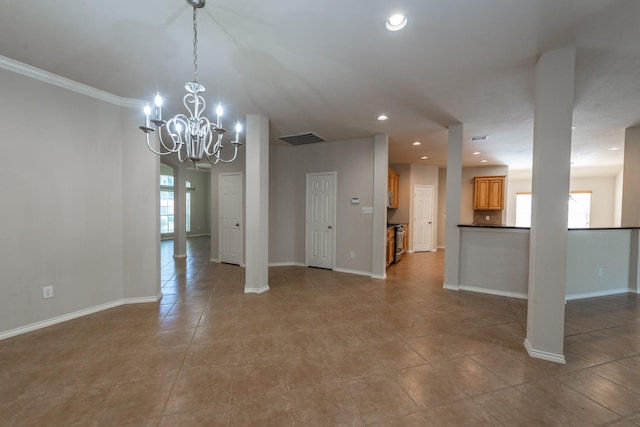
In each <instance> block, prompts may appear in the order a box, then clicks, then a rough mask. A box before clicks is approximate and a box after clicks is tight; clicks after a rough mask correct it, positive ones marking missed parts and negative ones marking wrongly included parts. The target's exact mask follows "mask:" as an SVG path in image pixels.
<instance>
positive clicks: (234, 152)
mask: <svg viewBox="0 0 640 427" xmlns="http://www.w3.org/2000/svg"><path fill="white" fill-rule="evenodd" d="M237 156H238V147H237V146H234V147H233V157H232V158H230V159H227V160H225V159H223V158H222V157H220V153H218V154H217V155H216V163H218V162H222V163H231V162H233V161H234V160H235V159H236V157H237Z"/></svg>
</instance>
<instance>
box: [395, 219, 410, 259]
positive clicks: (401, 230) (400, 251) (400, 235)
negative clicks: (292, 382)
mask: <svg viewBox="0 0 640 427" xmlns="http://www.w3.org/2000/svg"><path fill="white" fill-rule="evenodd" d="M394 228H395V229H396V233H395V236H396V238H395V241H396V245H395V246H396V253H395V256H394V259H393V262H398V261H400V259H401V258H402V255H404V239H406V238H407V227H405V225H404V224H396V225H395V227H394Z"/></svg>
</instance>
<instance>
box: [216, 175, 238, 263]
mask: <svg viewBox="0 0 640 427" xmlns="http://www.w3.org/2000/svg"><path fill="white" fill-rule="evenodd" d="M218 190H219V191H218V194H219V196H218V230H219V234H218V242H219V254H220V262H225V263H228V264H237V265H240V264H241V263H242V173H240V172H237V173H221V174H219V175H218Z"/></svg>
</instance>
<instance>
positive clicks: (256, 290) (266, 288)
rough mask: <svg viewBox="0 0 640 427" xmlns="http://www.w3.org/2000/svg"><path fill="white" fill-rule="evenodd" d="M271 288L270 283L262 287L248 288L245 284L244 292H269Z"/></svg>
mask: <svg viewBox="0 0 640 427" xmlns="http://www.w3.org/2000/svg"><path fill="white" fill-rule="evenodd" d="M268 290H269V285H265V286H263V287H261V288H247V287H246V286H245V288H244V293H245V294H261V293H263V292H267V291H268Z"/></svg>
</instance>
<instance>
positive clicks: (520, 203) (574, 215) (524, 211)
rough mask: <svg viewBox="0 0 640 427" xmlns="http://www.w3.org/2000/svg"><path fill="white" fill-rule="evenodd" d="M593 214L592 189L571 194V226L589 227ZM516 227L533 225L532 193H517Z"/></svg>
mask: <svg viewBox="0 0 640 427" xmlns="http://www.w3.org/2000/svg"><path fill="white" fill-rule="evenodd" d="M590 215H591V191H575V192H572V193H570V194H569V217H568V221H567V223H568V226H569V228H588V227H589V223H590ZM516 227H531V193H518V194H516Z"/></svg>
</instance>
